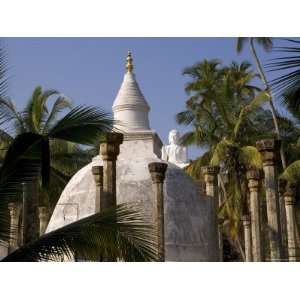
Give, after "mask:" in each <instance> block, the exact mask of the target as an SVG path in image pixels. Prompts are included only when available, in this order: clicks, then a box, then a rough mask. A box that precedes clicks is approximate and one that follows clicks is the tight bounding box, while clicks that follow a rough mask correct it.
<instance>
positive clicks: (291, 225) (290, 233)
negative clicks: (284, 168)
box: [284, 185, 297, 261]
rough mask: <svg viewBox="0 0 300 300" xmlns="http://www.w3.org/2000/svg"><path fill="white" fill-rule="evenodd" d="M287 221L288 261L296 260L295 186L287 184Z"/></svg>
mask: <svg viewBox="0 0 300 300" xmlns="http://www.w3.org/2000/svg"><path fill="white" fill-rule="evenodd" d="M284 202H285V210H286V221H287V239H288V256H289V261H297V251H296V250H297V242H296V218H295V202H296V201H295V187H293V186H290V185H288V186H287V189H286V192H285V193H284Z"/></svg>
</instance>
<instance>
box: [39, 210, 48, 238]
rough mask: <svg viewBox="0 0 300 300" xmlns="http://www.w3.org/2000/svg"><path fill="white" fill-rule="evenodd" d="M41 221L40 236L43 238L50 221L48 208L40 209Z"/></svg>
mask: <svg viewBox="0 0 300 300" xmlns="http://www.w3.org/2000/svg"><path fill="white" fill-rule="evenodd" d="M39 220H40V236H41V235H43V234H44V233H45V231H46V229H47V225H48V221H49V211H48V207H46V206H40V207H39Z"/></svg>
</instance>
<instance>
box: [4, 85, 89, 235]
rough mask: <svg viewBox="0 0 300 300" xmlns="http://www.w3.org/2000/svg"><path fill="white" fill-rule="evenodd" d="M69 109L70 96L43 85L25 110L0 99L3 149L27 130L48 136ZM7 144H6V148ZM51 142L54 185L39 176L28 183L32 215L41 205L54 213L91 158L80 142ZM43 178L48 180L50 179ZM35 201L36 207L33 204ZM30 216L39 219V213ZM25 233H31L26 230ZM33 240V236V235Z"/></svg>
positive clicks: (49, 172) (49, 174)
mask: <svg viewBox="0 0 300 300" xmlns="http://www.w3.org/2000/svg"><path fill="white" fill-rule="evenodd" d="M53 97H57V98H56V99H54V100H55V101H54V104H53V106H52V108H51V110H49V108H48V107H49V106H48V105H47V104H48V102H49V100H51V99H52V98H53ZM65 109H68V110H69V109H71V103H70V101H69V100H68V99H67V98H65V97H64V96H61V95H60V93H59V92H58V91H56V90H46V91H43V90H42V88H41V87H40V86H38V87H37V88H35V90H34V92H33V94H32V96H31V97H30V99H29V101H28V103H27V105H26V107H25V109H24V110H23V111H21V112H18V111H17V109H16V108H15V105H14V103H13V102H12V101H11V100H10V99H8V98H6V99H3V98H2V99H0V110H1V111H2V115H3V118H4V119H5V123H4V124H3V127H4V128H3V129H2V131H3V132H4V133H6V136H5V139H1V138H0V140H1V142H2V146H3V147H2V149H5V148H7V146H8V145H9V144H10V143H11V142H12V140H13V138H14V136H16V135H18V134H22V133H25V132H31V133H33V134H36V135H40V136H44V137H46V136H47V134H48V132H49V130H50V129H51V127H52V126H53V124H55V122H56V121H57V118H58V117H59V114H60V113H61V112H63V110H65ZM9 132H10V133H11V134H9ZM5 144H6V147H4V145H5ZM48 144H49V145H48V146H47V145H46V147H45V151H49V153H45V156H46V159H47V160H49V162H50V165H49V166H50V168H49V170H48V171H46V173H45V174H48V176H50V177H51V181H50V184H43V185H41V184H40V182H39V180H38V178H37V181H36V182H35V183H32V184H30V185H29V184H27V185H24V189H25V195H27V196H29V195H30V200H29V201H25V204H26V203H27V205H29V206H30V207H27V210H28V214H29V215H30V214H31V213H30V212H31V211H34V212H35V215H36V214H37V212H36V206H37V205H40V206H46V207H48V210H49V214H48V215H49V216H50V215H51V212H52V210H53V209H54V207H55V205H56V202H57V200H58V198H59V196H60V194H61V192H62V190H63V188H64V186H65V185H66V183H67V182H68V180H69V179H70V178H71V176H72V175H73V174H74V173H75V172H76V171H77V170H78V169H79V168H81V167H82V166H84V165H85V164H87V163H88V162H89V161H90V156H89V155H88V153H86V152H85V151H84V150H83V149H81V148H80V146H79V145H78V144H75V143H72V142H69V141H65V140H62V139H50V140H49V141H48ZM47 147H49V149H48V148H47ZM47 149H48V150H47ZM3 152H5V151H3ZM43 178H44V179H45V180H46V181H48V178H46V177H43ZM33 204H34V206H33V207H31V205H33ZM30 218H31V219H32V218H33V219H35V218H36V216H35V217H33V216H31V217H30ZM24 221H25V220H24ZM30 224H31V225H32V226H34V228H32V232H35V238H37V236H38V223H36V224H34V223H32V222H31V223H30ZM25 225H26V224H25ZM25 228H27V226H25ZM25 236H27V234H26V230H25ZM30 239H33V237H30Z"/></svg>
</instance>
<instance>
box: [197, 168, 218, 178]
mask: <svg viewBox="0 0 300 300" xmlns="http://www.w3.org/2000/svg"><path fill="white" fill-rule="evenodd" d="M201 172H202V174H203V175H214V176H216V175H218V174H219V172H220V167H219V166H204V167H201Z"/></svg>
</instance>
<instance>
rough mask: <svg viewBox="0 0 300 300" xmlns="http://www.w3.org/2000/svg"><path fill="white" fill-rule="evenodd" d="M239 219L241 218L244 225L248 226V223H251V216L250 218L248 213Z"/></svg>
mask: <svg viewBox="0 0 300 300" xmlns="http://www.w3.org/2000/svg"><path fill="white" fill-rule="evenodd" d="M241 219H242V222H243V225H244V226H250V224H251V218H250V216H249V215H244V216H242V218H241Z"/></svg>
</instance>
